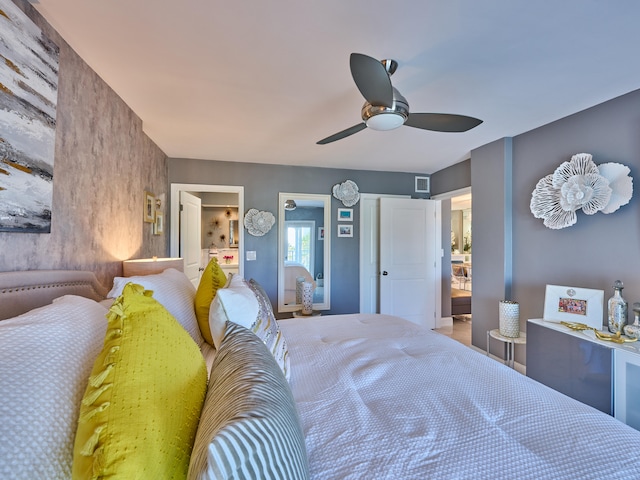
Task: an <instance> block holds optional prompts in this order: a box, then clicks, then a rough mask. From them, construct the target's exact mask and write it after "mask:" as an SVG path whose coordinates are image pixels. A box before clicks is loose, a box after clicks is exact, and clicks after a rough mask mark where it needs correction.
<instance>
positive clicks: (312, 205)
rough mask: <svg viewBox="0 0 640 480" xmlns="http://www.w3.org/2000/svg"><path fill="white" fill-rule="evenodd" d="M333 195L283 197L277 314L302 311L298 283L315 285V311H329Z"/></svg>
mask: <svg viewBox="0 0 640 480" xmlns="http://www.w3.org/2000/svg"><path fill="white" fill-rule="evenodd" d="M330 202H331V196H330V195H313V194H300V193H280V196H279V202H278V204H279V207H278V208H279V212H278V218H279V221H278V245H279V252H278V310H279V311H280V312H291V311H296V310H300V309H301V308H302V304H301V303H300V298H298V297H299V295H296V280H297V279H301V278H302V279H304V281H306V282H310V283H313V284H314V287H315V288H314V300H313V308H314V310H327V309H329V308H330V301H329V293H330V292H329V285H330V272H329V269H330V264H331V260H330V258H329V255H330V251H331V250H330V238H329V235H326V236H325V232H330V231H331V230H330V227H331V226H330V221H331V220H330V214H331V212H330V205H331V203H330Z"/></svg>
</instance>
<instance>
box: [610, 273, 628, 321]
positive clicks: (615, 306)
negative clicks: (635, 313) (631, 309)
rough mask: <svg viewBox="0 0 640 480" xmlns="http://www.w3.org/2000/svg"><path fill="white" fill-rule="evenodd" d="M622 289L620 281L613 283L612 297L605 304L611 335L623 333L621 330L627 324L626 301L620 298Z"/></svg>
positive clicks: (622, 285)
mask: <svg viewBox="0 0 640 480" xmlns="http://www.w3.org/2000/svg"><path fill="white" fill-rule="evenodd" d="M623 288H624V284H623V283H622V282H621V281H620V280H616V281H615V282H613V297H611V298H610V299H609V302H608V303H607V309H608V314H609V331H610V332H611V333H623V328H624V326H625V325H626V324H627V301H626V300H625V299H624V298H622V289H623Z"/></svg>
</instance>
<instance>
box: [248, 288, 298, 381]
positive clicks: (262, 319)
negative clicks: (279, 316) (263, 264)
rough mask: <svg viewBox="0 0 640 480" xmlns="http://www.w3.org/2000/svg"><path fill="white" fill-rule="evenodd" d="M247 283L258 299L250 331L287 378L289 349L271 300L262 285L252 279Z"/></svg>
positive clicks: (289, 372)
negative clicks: (265, 347) (260, 340)
mask: <svg viewBox="0 0 640 480" xmlns="http://www.w3.org/2000/svg"><path fill="white" fill-rule="evenodd" d="M248 285H249V288H250V289H251V290H252V291H253V293H254V295H255V296H256V298H257V299H258V305H259V306H260V311H259V313H258V318H257V319H256V323H255V325H253V326H252V327H251V331H253V333H255V334H256V335H257V336H258V337H259V338H261V339H262V341H263V342H264V344H265V345H266V346H267V348H268V349H269V351H270V352H271V354H272V355H273V357H274V358H275V359H276V362H278V365H280V368H281V369H282V372H283V373H284V376H285V377H286V379H287V380H289V379H290V376H291V368H290V367H291V365H290V360H289V349H288V347H287V342H286V340H285V338H284V335H283V334H282V330H280V325H278V321H277V320H276V317H275V315H274V314H273V307H272V306H271V300H269V296H268V295H267V292H265V291H264V289H263V288H262V285H260V284H259V283H258V282H256V281H255V280H254V279H251V280H249V282H248Z"/></svg>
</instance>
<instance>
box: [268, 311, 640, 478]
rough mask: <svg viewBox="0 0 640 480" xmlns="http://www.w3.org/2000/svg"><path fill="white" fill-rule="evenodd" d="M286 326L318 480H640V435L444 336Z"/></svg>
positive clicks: (356, 325) (349, 323)
mask: <svg viewBox="0 0 640 480" xmlns="http://www.w3.org/2000/svg"><path fill="white" fill-rule="evenodd" d="M280 325H281V328H282V331H283V334H284V335H285V338H286V340H287V342H288V345H289V351H290V355H291V366H292V378H291V385H292V389H293V394H294V398H295V400H296V402H297V405H298V408H299V411H300V415H301V418H302V424H303V429H304V432H305V436H306V444H307V450H308V454H309V462H310V468H311V474H312V478H315V479H321V480H328V479H414V478H415V479H452V478H455V479H460V478H469V479H518V480H521V479H538V480H539V479H604V478H606V479H614V478H619V479H622V478H624V479H637V478H640V432H638V431H636V430H633V429H631V428H630V427H627V426H626V425H624V424H622V423H621V422H619V421H617V420H615V419H614V418H612V417H610V416H608V415H605V414H603V413H601V412H599V411H597V410H595V409H593V408H591V407H589V406H586V405H584V404H582V403H579V402H577V401H575V400H573V399H570V398H568V397H566V396H564V395H562V394H560V393H558V392H556V391H554V390H551V389H549V388H547V387H546V386H544V385H541V384H539V383H537V382H535V381H533V380H531V379H530V378H527V377H525V376H523V375H521V374H519V373H517V372H515V371H514V370H511V369H509V368H507V367H506V366H505V365H503V364H502V363H500V362H497V361H495V360H493V359H490V358H488V357H486V356H485V355H482V354H480V353H478V352H476V351H474V350H472V349H470V348H468V347H465V346H463V345H462V344H460V343H458V342H455V341H453V340H451V339H449V338H448V337H445V336H444V335H440V334H438V333H435V332H432V331H430V330H426V329H423V328H421V327H419V326H417V325H415V324H412V323H409V322H407V321H405V320H402V319H399V318H396V317H390V316H384V315H364V314H357V315H340V316H325V317H314V318H313V320H310V319H303V318H300V319H291V320H289V319H287V320H283V321H281V322H280Z"/></svg>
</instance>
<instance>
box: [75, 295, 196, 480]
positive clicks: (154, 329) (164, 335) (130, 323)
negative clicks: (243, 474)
mask: <svg viewBox="0 0 640 480" xmlns="http://www.w3.org/2000/svg"><path fill="white" fill-rule="evenodd" d="M151 293H152V292H150V291H148V290H144V287H142V286H140V285H135V284H127V285H125V287H124V290H123V293H122V296H120V297H119V298H118V299H117V300H116V301H115V302H114V304H113V306H112V307H111V310H110V311H109V314H108V316H107V320H108V328H107V333H106V335H105V337H104V347H103V349H102V352H100V354H99V355H98V357H97V359H96V361H95V363H94V365H93V370H92V371H91V376H90V377H89V385H88V386H87V389H86V392H85V395H84V398H83V399H82V406H81V409H80V419H79V422H78V430H77V434H76V439H75V445H74V462H73V478H77V479H87V478H92V479H94V478H102V477H113V478H184V477H185V476H186V474H187V470H188V466H189V457H190V454H191V448H192V446H193V441H194V438H195V433H196V430H197V426H198V420H199V417H200V410H201V408H202V404H203V401H204V397H205V393H206V388H207V370H206V366H205V363H204V359H203V358H202V354H201V353H200V350H199V347H198V346H197V345H196V344H195V343H194V341H193V340H192V339H191V337H190V336H189V335H188V334H187V332H185V330H184V329H183V328H182V326H181V325H180V324H179V323H178V322H177V321H176V320H175V319H174V318H173V316H171V314H170V313H169V312H168V311H167V310H166V309H165V308H164V307H163V306H162V305H160V303H158V302H157V301H156V300H155V299H153V298H152V297H151Z"/></svg>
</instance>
